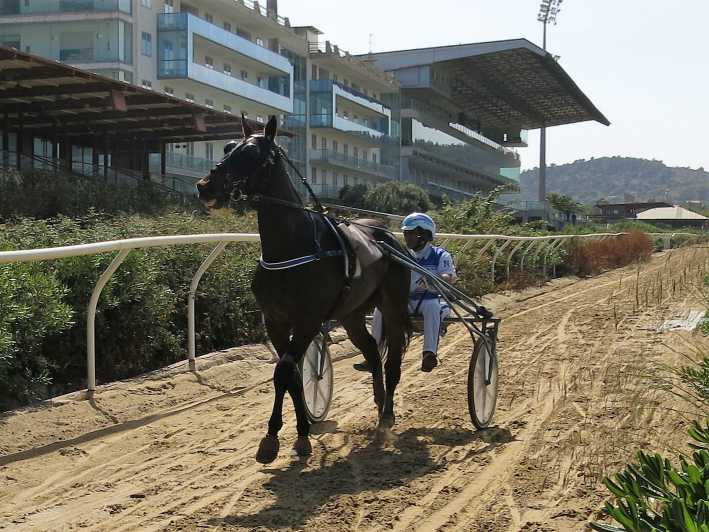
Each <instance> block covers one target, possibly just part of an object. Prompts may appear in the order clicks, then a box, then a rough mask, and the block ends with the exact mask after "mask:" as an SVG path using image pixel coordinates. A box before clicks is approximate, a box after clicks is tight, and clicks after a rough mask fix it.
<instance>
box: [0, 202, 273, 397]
mask: <svg viewBox="0 0 709 532" xmlns="http://www.w3.org/2000/svg"><path fill="white" fill-rule="evenodd" d="M3 229H4V230H3V232H2V233H1V234H0V249H4V250H6V249H31V248H36V247H50V246H63V245H71V244H76V243H87V242H97V241H106V240H115V239H122V238H130V237H136V236H147V235H150V236H155V235H161V234H189V233H218V232H228V231H234V230H237V231H239V230H241V231H243V230H246V231H253V230H254V229H255V220H254V217H253V215H248V216H244V217H240V218H236V217H235V216H233V215H232V214H230V213H228V212H226V213H215V214H214V215H213V216H211V217H209V218H208V219H192V218H190V217H189V216H187V215H184V214H170V215H166V216H164V217H162V218H155V219H148V218H141V217H138V216H132V217H115V218H112V217H105V216H99V215H97V214H95V213H93V214H91V215H90V216H87V217H84V218H77V219H75V220H71V219H68V218H58V219H52V220H43V221H33V220H23V221H22V222H21V223H19V224H17V225H14V226H10V225H5V226H3ZM210 249H211V247H210V246H204V245H202V246H195V245H187V246H173V247H164V248H155V249H146V250H134V251H132V252H131V254H130V255H128V257H127V259H126V261H125V262H124V263H123V264H122V265H121V267H120V268H119V270H118V271H117V272H116V273H115V274H114V276H113V277H112V278H111V280H110V281H109V283H108V284H107V285H106V287H105V288H104V290H103V292H102V295H101V298H100V300H99V305H98V312H97V315H96V345H97V357H96V373H97V379H98V380H99V381H104V382H106V381H110V380H115V379H120V378H125V377H128V376H132V375H136V374H139V373H142V372H145V371H147V370H151V369H155V368H158V367H162V366H165V365H167V364H170V363H173V362H176V361H178V360H181V359H184V357H185V345H186V329H187V319H186V308H187V291H188V287H189V282H190V279H191V277H192V275H193V273H194V272H195V271H196V269H197V268H198V267H199V265H200V263H201V262H202V260H204V258H205V257H206V255H207V254H208V253H209V251H210ZM258 255H259V253H258V246H256V245H252V244H232V245H229V246H227V249H226V251H225V252H224V254H223V255H222V256H221V257H220V258H219V259H217V260H216V261H215V263H214V264H213V265H212V267H211V268H210V270H208V272H207V273H206V274H205V276H204V278H203V279H202V281H201V283H200V286H199V290H198V293H197V297H196V301H195V314H196V319H197V328H198V331H199V336H198V341H197V349H198V353H204V352H210V351H213V350H215V349H222V348H225V347H230V346H234V345H240V344H243V343H250V342H254V341H259V340H261V339H263V338H264V331H263V328H262V325H261V319H260V315H259V313H258V312H257V311H256V304H255V301H254V298H253V295H252V294H251V290H250V286H249V285H250V279H251V276H252V274H253V270H254V268H255V266H256V263H257V259H258ZM111 260H112V254H99V255H92V256H84V257H71V258H67V259H61V260H56V261H47V262H43V263H31V264H30V263H28V264H15V265H4V266H2V267H0V406H2V407H5V408H7V407H11V406H15V405H17V404H21V403H26V402H28V401H30V400H33V399H39V398H44V397H47V396H49V395H56V394H60V393H63V392H66V391H69V390H73V389H78V388H81V387H83V386H85V373H86V366H85V364H86V363H85V360H86V357H85V352H86V340H85V334H86V308H87V305H88V301H89V298H90V295H91V291H92V290H93V287H94V285H95V282H96V280H97V279H98V276H99V275H100V274H101V272H102V271H103V270H104V269H105V268H106V267H107V266H108V264H109V263H110V261H111ZM18 353H21V356H18Z"/></svg>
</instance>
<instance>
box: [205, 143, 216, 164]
mask: <svg viewBox="0 0 709 532" xmlns="http://www.w3.org/2000/svg"><path fill="white" fill-rule="evenodd" d="M204 153H205V155H206V156H207V159H209V160H210V161H213V160H214V144H212V143H211V142H205V143H204Z"/></svg>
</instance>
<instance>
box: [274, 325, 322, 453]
mask: <svg viewBox="0 0 709 532" xmlns="http://www.w3.org/2000/svg"><path fill="white" fill-rule="evenodd" d="M319 328H320V325H319V324H318V325H312V326H310V327H303V328H296V330H295V332H294V334H293V338H292V339H291V343H290V348H289V353H288V354H287V355H286V357H288V360H287V364H288V365H287V366H285V364H286V357H284V366H285V367H284V369H283V375H284V380H285V381H286V383H287V388H288V393H289V394H290V397H291V400H292V401H293V406H294V407H295V417H296V425H297V429H298V439H297V440H296V441H295V444H294V446H293V449H295V452H296V454H297V455H298V456H309V455H311V454H312V453H313V448H312V446H311V445H310V420H309V419H308V414H307V413H306V410H305V397H304V394H303V381H302V379H301V378H300V372H299V371H298V364H300V361H301V360H302V359H303V356H304V355H305V351H306V350H307V349H308V346H309V345H310V343H311V342H312V341H313V338H315V335H316V334H317V333H318V330H319ZM290 355H292V358H290Z"/></svg>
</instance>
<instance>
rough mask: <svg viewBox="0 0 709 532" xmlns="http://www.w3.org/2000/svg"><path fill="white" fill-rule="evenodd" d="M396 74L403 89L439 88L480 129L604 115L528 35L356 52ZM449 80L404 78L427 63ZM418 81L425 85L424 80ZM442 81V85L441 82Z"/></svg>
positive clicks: (566, 121)
mask: <svg viewBox="0 0 709 532" xmlns="http://www.w3.org/2000/svg"><path fill="white" fill-rule="evenodd" d="M359 57H360V58H361V59H364V60H370V61H375V62H376V64H377V66H378V67H379V68H381V69H383V70H386V71H390V72H394V73H395V74H396V75H397V77H398V78H399V80H400V81H401V87H402V89H403V90H404V91H405V90H407V89H409V90H421V89H422V88H427V89H429V90H436V89H437V88H438V89H440V90H442V92H443V93H447V94H448V96H449V97H450V99H451V101H452V103H454V104H455V105H456V106H457V107H459V108H460V109H462V110H463V112H464V113H466V114H467V115H469V116H471V117H474V118H475V119H476V120H477V121H478V123H479V124H480V125H481V127H482V128H499V129H502V130H509V129H510V128H514V127H517V128H521V129H537V128H541V127H549V126H556V125H561V124H571V123H575V122H583V121H586V120H596V121H598V122H600V123H601V124H605V125H609V124H610V122H609V121H608V119H607V118H606V117H605V116H604V115H603V113H601V112H600V111H599V110H598V109H597V108H596V106H595V105H594V104H593V103H592V102H591V100H590V99H589V98H588V97H587V96H586V95H585V94H584V93H583V92H582V91H581V89H580V88H579V87H578V86H577V85H576V83H575V82H574V80H573V79H571V76H569V75H568V74H567V73H566V71H565V70H564V69H563V68H562V67H561V65H560V64H559V63H558V61H556V60H555V59H554V57H553V56H552V55H551V54H550V53H549V52H546V51H544V50H542V49H541V48H539V47H538V46H536V45H535V44H533V43H531V42H530V41H528V40H527V39H511V40H504V41H492V42H483V43H471V44H460V45H454V46H437V47H432V48H419V49H412V50H398V51H392V52H381V53H374V54H365V55H362V56H359ZM433 65H435V66H438V67H440V68H442V69H443V70H442V72H444V75H445V76H446V77H448V75H450V79H449V80H443V81H442V80H441V79H435V78H434V76H433V75H431V74H430V73H429V76H430V78H431V79H425V78H426V76H423V78H422V77H421V76H414V75H411V76H407V70H408V71H409V72H412V71H413V70H417V69H420V68H425V67H427V66H433ZM422 81H423V82H424V83H422ZM441 84H443V86H442V85H441Z"/></svg>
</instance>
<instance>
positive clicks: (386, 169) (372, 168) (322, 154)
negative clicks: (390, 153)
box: [310, 149, 399, 179]
mask: <svg viewBox="0 0 709 532" xmlns="http://www.w3.org/2000/svg"><path fill="white" fill-rule="evenodd" d="M310 160H311V161H323V162H327V163H330V164H333V165H336V166H342V167H345V168H349V169H351V170H358V171H360V172H365V173H369V174H374V175H377V176H380V177H387V178H391V179H398V177H399V168H397V167H396V166H391V165H386V164H380V163H375V162H372V161H365V160H364V159H360V158H359V157H352V156H350V155H345V154H344V153H339V152H336V151H332V150H328V149H324V150H322V149H321V150H312V151H311V152H310Z"/></svg>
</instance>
